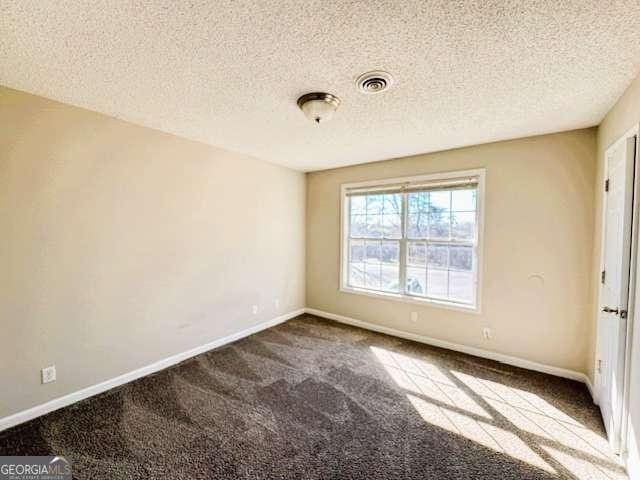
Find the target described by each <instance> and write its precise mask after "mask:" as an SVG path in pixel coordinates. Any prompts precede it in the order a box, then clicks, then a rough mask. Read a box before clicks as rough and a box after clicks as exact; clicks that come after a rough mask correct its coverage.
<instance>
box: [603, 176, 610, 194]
mask: <svg viewBox="0 0 640 480" xmlns="http://www.w3.org/2000/svg"><path fill="white" fill-rule="evenodd" d="M604 191H605V192H608V191H609V179H608V178H607V179H606V180H605V181H604Z"/></svg>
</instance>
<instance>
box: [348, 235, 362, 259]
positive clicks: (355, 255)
mask: <svg viewBox="0 0 640 480" xmlns="http://www.w3.org/2000/svg"><path fill="white" fill-rule="evenodd" d="M349 261H350V262H353V263H362V262H364V240H349Z"/></svg>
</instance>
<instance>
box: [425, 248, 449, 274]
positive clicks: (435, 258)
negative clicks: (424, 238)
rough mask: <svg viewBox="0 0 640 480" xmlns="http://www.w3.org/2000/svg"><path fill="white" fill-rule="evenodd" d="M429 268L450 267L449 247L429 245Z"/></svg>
mask: <svg viewBox="0 0 640 480" xmlns="http://www.w3.org/2000/svg"><path fill="white" fill-rule="evenodd" d="M428 254H429V255H428V257H429V268H440V269H443V270H444V269H446V268H447V267H448V266H449V247H448V246H447V245H429V248H428Z"/></svg>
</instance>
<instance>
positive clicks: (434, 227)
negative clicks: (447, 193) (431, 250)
mask: <svg viewBox="0 0 640 480" xmlns="http://www.w3.org/2000/svg"><path fill="white" fill-rule="evenodd" d="M438 193H441V192H438ZM450 216H451V215H450V213H449V211H448V210H446V211H445V210H441V209H437V208H436V209H433V208H432V209H431V211H430V212H429V238H443V239H448V238H449V227H450Z"/></svg>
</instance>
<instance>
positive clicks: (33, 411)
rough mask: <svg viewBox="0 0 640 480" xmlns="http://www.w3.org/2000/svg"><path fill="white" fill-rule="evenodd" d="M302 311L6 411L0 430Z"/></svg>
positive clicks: (245, 335)
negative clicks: (8, 412) (66, 392)
mask: <svg viewBox="0 0 640 480" xmlns="http://www.w3.org/2000/svg"><path fill="white" fill-rule="evenodd" d="M303 313H305V309H304V308H300V309H298V310H294V311H293V312H289V313H286V314H284V315H281V316H279V317H276V318H273V319H271V320H267V321H266V322H262V323H259V324H257V325H254V326H252V327H249V328H247V329H245V330H242V331H240V332H237V333H232V334H231V335H227V336H226V337H222V338H219V339H217V340H213V341H212V342H209V343H206V344H205V345H201V346H199V347H195V348H192V349H191V350H187V351H186V352H181V353H178V354H176V355H172V356H171V357H167V358H164V359H162V360H159V361H157V362H155V363H152V364H151V365H147V366H145V367H142V368H138V369H136V370H133V371H131V372H128V373H125V374H123V375H120V376H118V377H115V378H112V379H110V380H106V381H104V382H101V383H98V384H96V385H92V386H90V387H87V388H83V389H82V390H78V391H76V392H73V393H70V394H68V395H64V396H62V397H58V398H55V399H53V400H50V401H48V402H46V403H43V404H41V405H36V406H35V407H32V408H29V409H28V410H23V411H21V412H18V413H14V414H13V415H9V416H8V417H4V418H0V432H1V431H2V430H6V429H7V428H11V427H14V426H16V425H19V424H21V423H24V422H27V421H29V420H33V419H34V418H37V417H40V416H42V415H45V414H47V413H50V412H53V411H54V410H58V409H60V408H62V407H66V406H68V405H71V404H72V403H75V402H78V401H80V400H84V399H85V398H89V397H92V396H94V395H97V394H99V393H102V392H105V391H107V390H109V389H112V388H114V387H118V386H120V385H123V384H125V383H129V382H131V381H133V380H137V379H138V378H140V377H144V376H146V375H149V374H152V373H155V372H158V371H160V370H164V369H165V368H167V367H170V366H172V365H175V364H176V363H180V362H182V361H184V360H187V359H189V358H191V357H195V356H196V355H199V354H201V353H204V352H207V351H209V350H213V349H214V348H218V347H221V346H223V345H226V344H227V343H231V342H235V341H236V340H240V339H241V338H244V337H247V336H249V335H253V334H254V333H257V332H260V331H262V330H265V329H267V328H270V327H273V326H275V325H278V324H280V323H282V322H286V321H287V320H289V319H291V318H294V317H297V316H298V315H302V314H303Z"/></svg>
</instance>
